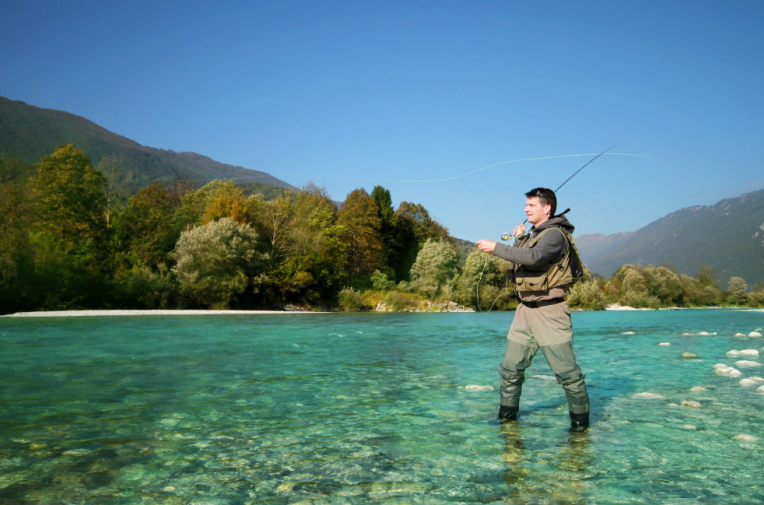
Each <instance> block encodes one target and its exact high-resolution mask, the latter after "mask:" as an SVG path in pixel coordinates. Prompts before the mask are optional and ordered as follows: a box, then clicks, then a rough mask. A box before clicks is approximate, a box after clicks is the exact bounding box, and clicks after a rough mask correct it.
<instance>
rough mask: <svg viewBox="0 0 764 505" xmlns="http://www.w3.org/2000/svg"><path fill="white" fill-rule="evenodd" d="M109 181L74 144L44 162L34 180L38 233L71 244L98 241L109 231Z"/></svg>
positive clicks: (59, 148)
mask: <svg viewBox="0 0 764 505" xmlns="http://www.w3.org/2000/svg"><path fill="white" fill-rule="evenodd" d="M105 185H106V179H105V178H104V177H103V175H101V173H100V172H97V171H96V170H95V169H94V168H93V165H92V163H91V162H90V158H88V157H87V155H86V154H85V153H84V152H82V151H80V150H78V149H75V148H74V146H73V145H72V144H65V145H62V146H60V147H58V148H57V149H56V150H55V151H53V154H51V155H50V156H46V157H45V158H43V159H42V162H41V163H40V166H39V168H38V169H37V174H36V175H35V176H34V177H32V178H31V179H30V186H31V187H32V190H33V195H34V199H35V211H36V220H35V227H36V229H37V230H38V231H41V232H44V233H49V234H51V235H52V236H53V237H55V238H57V239H59V240H64V241H67V242H70V243H75V242H77V241H83V240H88V239H95V238H98V237H100V236H101V234H102V232H103V230H104V229H105V228H106V222H105V219H104V215H105V203H106V201H105V196H104V188H105Z"/></svg>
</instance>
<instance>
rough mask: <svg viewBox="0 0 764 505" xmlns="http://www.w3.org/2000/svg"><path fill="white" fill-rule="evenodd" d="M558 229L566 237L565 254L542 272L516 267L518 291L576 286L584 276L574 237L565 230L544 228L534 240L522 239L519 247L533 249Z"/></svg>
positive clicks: (543, 267)
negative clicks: (549, 232)
mask: <svg viewBox="0 0 764 505" xmlns="http://www.w3.org/2000/svg"><path fill="white" fill-rule="evenodd" d="M552 229H556V230H559V231H560V233H562V236H563V237H565V245H566V250H565V253H564V254H563V255H562V256H561V257H560V258H559V259H558V260H557V261H555V262H553V263H548V264H546V265H543V266H542V267H541V269H540V270H531V269H530V268H528V267H526V266H523V265H517V264H515V265H514V277H515V284H517V290H518V291H548V290H550V289H551V288H557V287H560V286H565V285H569V284H574V283H575V282H576V281H578V280H579V279H581V277H583V275H584V265H583V263H582V262H581V257H580V256H579V254H578V249H577V248H576V244H575V243H574V242H573V236H572V235H571V234H570V232H568V231H567V230H566V229H565V228H561V227H559V226H550V227H549V228H544V229H543V230H541V231H540V232H539V233H538V234H536V235H535V236H534V237H533V238H530V235H525V236H524V237H521V238H520V241H519V243H518V244H517V247H533V246H535V245H536V244H537V243H538V241H539V240H541V237H542V236H544V234H545V233H547V232H548V231H549V230H552Z"/></svg>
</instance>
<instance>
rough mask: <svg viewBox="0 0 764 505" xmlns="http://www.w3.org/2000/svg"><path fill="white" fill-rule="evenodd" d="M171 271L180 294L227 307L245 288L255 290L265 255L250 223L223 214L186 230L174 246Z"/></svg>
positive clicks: (205, 304)
mask: <svg viewBox="0 0 764 505" xmlns="http://www.w3.org/2000/svg"><path fill="white" fill-rule="evenodd" d="M175 255H176V257H177V264H176V265H175V267H174V268H173V271H174V273H175V275H176V277H177V279H178V282H179V283H180V292H181V295H182V296H183V297H184V298H185V299H186V300H188V302H189V303H191V304H192V305H196V306H203V307H210V306H211V307H213V308H226V307H228V306H230V304H231V303H232V302H233V301H234V300H235V298H236V296H237V295H240V294H242V293H244V292H245V290H247V289H248V288H250V289H253V290H256V289H257V288H258V287H259V285H260V283H261V282H262V279H261V277H260V275H261V274H262V273H263V271H264V267H265V260H266V258H265V257H264V256H263V255H262V254H261V253H258V252H257V234H256V233H255V231H254V230H253V229H252V227H251V226H249V225H246V224H239V223H237V222H236V221H234V220H233V219H231V218H227V217H225V218H222V219H220V220H218V221H210V222H209V223H207V224H205V225H202V226H199V227H196V228H193V229H191V230H189V231H185V232H183V233H182V234H181V236H180V239H178V243H177V245H176V247H175Z"/></svg>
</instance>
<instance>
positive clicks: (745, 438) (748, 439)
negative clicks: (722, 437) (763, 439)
mask: <svg viewBox="0 0 764 505" xmlns="http://www.w3.org/2000/svg"><path fill="white" fill-rule="evenodd" d="M732 438H734V439H735V440H740V441H741V442H756V441H757V440H758V438H756V437H754V436H753V435H746V434H745V433H741V434H740V435H735V436H734V437H732Z"/></svg>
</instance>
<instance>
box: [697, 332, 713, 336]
mask: <svg viewBox="0 0 764 505" xmlns="http://www.w3.org/2000/svg"><path fill="white" fill-rule="evenodd" d="M698 335H703V336H704V337H705V336H706V335H710V333H708V332H707V331H701V332H700V333H698Z"/></svg>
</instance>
